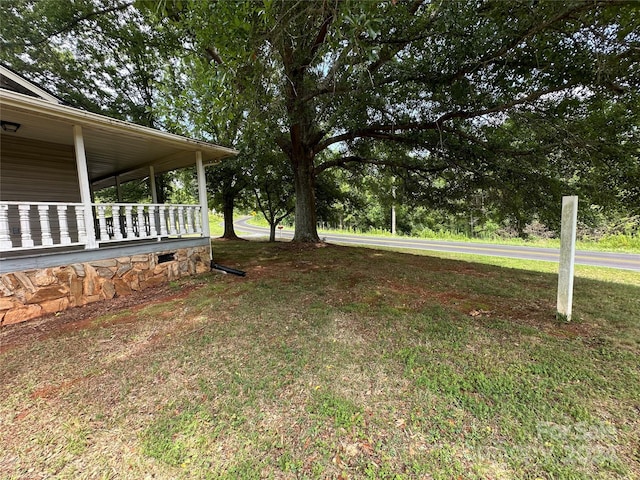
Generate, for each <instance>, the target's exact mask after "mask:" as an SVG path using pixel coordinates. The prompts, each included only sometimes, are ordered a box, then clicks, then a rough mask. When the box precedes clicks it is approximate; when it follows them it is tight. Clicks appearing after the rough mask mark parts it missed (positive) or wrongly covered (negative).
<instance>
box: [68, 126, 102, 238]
mask: <svg viewBox="0 0 640 480" xmlns="http://www.w3.org/2000/svg"><path fill="white" fill-rule="evenodd" d="M73 145H74V147H75V150H76V167H77V169H78V183H79V184H80V201H81V202H82V204H83V206H84V212H85V213H84V224H85V230H86V232H87V244H86V245H85V248H86V249H90V248H98V242H97V241H96V230H95V227H94V220H93V208H91V188H90V186H89V170H88V169H87V157H86V155H85V151H84V138H83V136H82V127H81V126H80V125H74V126H73Z"/></svg>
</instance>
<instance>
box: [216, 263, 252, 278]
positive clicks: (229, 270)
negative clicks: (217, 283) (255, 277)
mask: <svg viewBox="0 0 640 480" xmlns="http://www.w3.org/2000/svg"><path fill="white" fill-rule="evenodd" d="M211 270H220V271H221V272H224V273H231V274H233V275H238V276H239V277H244V276H245V275H246V274H247V272H243V271H242V270H236V269H235V268H231V267H225V266H224V265H218V264H217V263H215V262H214V261H213V260H211Z"/></svg>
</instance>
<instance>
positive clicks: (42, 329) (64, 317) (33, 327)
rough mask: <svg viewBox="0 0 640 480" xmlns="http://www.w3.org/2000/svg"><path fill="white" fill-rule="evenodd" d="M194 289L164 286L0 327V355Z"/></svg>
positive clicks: (193, 286)
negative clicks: (103, 317)
mask: <svg viewBox="0 0 640 480" xmlns="http://www.w3.org/2000/svg"><path fill="white" fill-rule="evenodd" d="M196 288H198V286H197V285H189V286H186V285H184V286H183V287H182V289H181V290H180V291H178V292H176V290H175V289H174V288H172V287H170V286H169V285H164V286H159V287H154V288H149V289H147V290H143V291H141V292H134V293H133V294H131V295H126V296H123V297H115V298H113V299H111V300H104V301H101V302H95V303H91V304H89V305H85V306H83V307H75V308H70V309H68V310H65V311H63V312H59V313H56V314H51V315H46V316H44V317H39V318H36V319H33V320H29V321H27V322H22V323H16V324H13V325H5V326H2V327H0V353H3V352H6V351H7V350H12V349H14V348H16V347H18V346H21V345H25V344H27V343H30V342H33V341H34V340H44V339H46V338H50V337H53V336H57V335H59V334H62V333H66V332H73V331H78V330H82V329H84V328H87V327H89V326H90V325H91V323H92V321H93V320H94V319H96V318H98V317H101V316H103V315H107V314H110V313H116V312H119V311H122V310H125V309H129V310H132V311H136V310H140V309H141V308H144V307H146V306H148V305H152V304H155V303H158V302H166V301H171V300H175V299H177V298H183V297H186V296H187V295H189V293H191V292H192V291H193V290H194V289H196Z"/></svg>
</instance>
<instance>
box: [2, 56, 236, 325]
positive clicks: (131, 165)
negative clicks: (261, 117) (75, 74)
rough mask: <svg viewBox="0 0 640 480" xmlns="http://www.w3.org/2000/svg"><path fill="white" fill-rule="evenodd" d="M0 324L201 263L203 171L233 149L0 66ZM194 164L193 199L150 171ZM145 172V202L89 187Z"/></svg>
mask: <svg viewBox="0 0 640 480" xmlns="http://www.w3.org/2000/svg"><path fill="white" fill-rule="evenodd" d="M0 117H1V122H2V123H1V127H2V129H1V130H0V325H7V324H11V323H17V322H21V321H25V320H29V319H31V318H35V317H38V316H41V315H45V314H49V313H55V312H59V311H62V310H65V309H67V308H69V307H74V306H80V305H85V304H88V303H91V302H95V301H99V300H104V299H110V298H113V297H114V296H118V295H127V294H129V293H131V292H133V291H136V290H142V289H145V288H149V287H152V286H155V285H159V284H161V283H164V282H168V281H171V280H173V279H176V278H179V277H182V276H186V275H191V274H196V273H201V272H205V271H208V270H209V265H210V260H211V242H210V237H209V222H208V208H207V194H206V184H205V175H204V169H205V166H206V165H207V164H210V163H213V162H218V161H220V160H222V159H223V158H225V157H229V156H233V155H235V154H236V153H237V152H236V151H234V150H232V149H229V148H224V147H221V146H218V145H213V144H211V143H207V142H201V141H197V140H193V139H190V138H185V137H182V136H179V135H173V134H170V133H166V132H161V131H158V130H154V129H151V128H147V127H142V126H140V125H135V124H132V123H129V122H124V121H120V120H115V119H112V118H108V117H105V116H102V115H98V114H95V113H90V112H86V111H83V110H79V109H76V108H72V107H70V106H67V105H64V104H62V103H61V102H60V101H59V100H58V99H57V98H56V97H55V96H53V95H51V94H49V93H48V92H46V91H44V90H43V89H41V88H39V87H38V86H37V85H34V84H32V83H30V82H28V81H26V80H25V79H24V78H22V77H21V76H20V75H18V74H16V73H15V72H13V71H12V70H10V69H8V68H5V67H3V66H0ZM193 166H195V167H196V171H197V177H198V198H199V203H198V204H196V205H170V204H160V203H158V201H157V195H156V189H155V175H156V174H159V173H162V172H167V171H171V170H176V169H181V168H186V167H193ZM142 179H148V181H149V182H150V190H151V192H152V201H151V203H141V204H133V203H99V202H96V199H95V196H94V193H95V192H97V191H99V190H100V189H102V188H105V187H110V186H115V187H118V189H119V186H120V185H121V184H122V183H124V182H128V181H132V180H142Z"/></svg>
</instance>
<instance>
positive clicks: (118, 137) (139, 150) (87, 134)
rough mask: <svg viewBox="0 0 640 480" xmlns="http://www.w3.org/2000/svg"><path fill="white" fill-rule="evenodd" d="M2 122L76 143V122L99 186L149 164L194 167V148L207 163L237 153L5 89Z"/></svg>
mask: <svg viewBox="0 0 640 480" xmlns="http://www.w3.org/2000/svg"><path fill="white" fill-rule="evenodd" d="M0 102H1V103H0V105H1V109H0V115H1V117H2V120H5V121H9V122H15V123H19V124H20V128H19V130H18V131H17V132H16V133H6V132H4V131H2V132H1V133H2V135H3V136H4V135H12V136H17V137H22V138H26V139H35V140H42V141H46V142H53V143H58V144H64V145H73V126H74V125H80V126H82V133H83V137H84V145H85V152H86V157H87V166H88V170H89V177H90V180H91V183H92V184H93V186H94V188H104V187H107V186H112V185H115V175H118V176H119V178H120V181H121V182H126V181H129V180H135V179H139V178H144V177H146V176H148V175H149V166H153V167H154V170H155V172H156V173H161V172H166V171H169V170H176V169H179V168H185V167H190V166H193V165H195V158H196V156H195V152H196V151H201V152H202V159H203V162H204V163H205V164H208V163H214V162H218V161H220V160H222V159H223V158H225V157H230V156H233V155H236V154H237V152H236V151H235V150H233V149H230V148H225V147H221V146H218V145H214V144H211V143H207V142H201V141H197V140H193V139H189V138H186V137H182V136H179V135H173V134H169V133H166V132H161V131H159V130H154V129H152V128H147V127H142V126H140V125H135V124H132V123H128V122H123V121H120V120H114V119H112V118H108V117H104V116H102V115H97V114H94V113H89V112H85V111H82V110H78V109H75V108H72V107H68V106H65V105H59V104H55V103H51V102H46V101H43V100H40V99H37V98H33V97H28V96H26V95H21V94H18V93H15V92H10V91H6V90H0Z"/></svg>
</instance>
